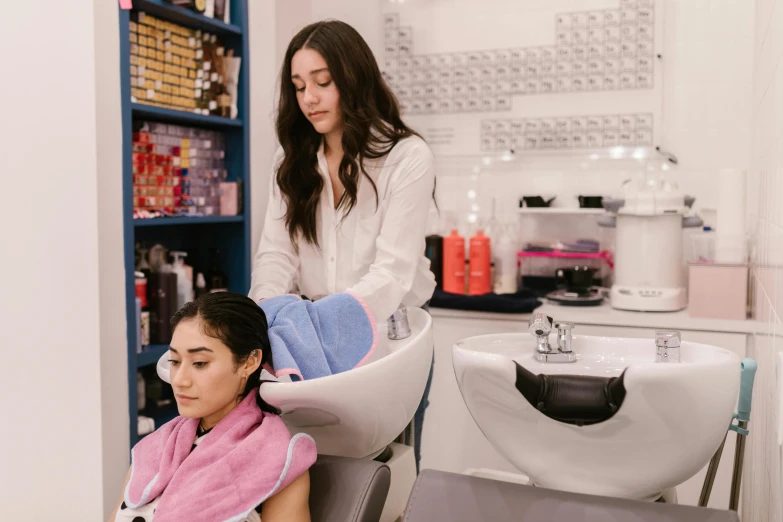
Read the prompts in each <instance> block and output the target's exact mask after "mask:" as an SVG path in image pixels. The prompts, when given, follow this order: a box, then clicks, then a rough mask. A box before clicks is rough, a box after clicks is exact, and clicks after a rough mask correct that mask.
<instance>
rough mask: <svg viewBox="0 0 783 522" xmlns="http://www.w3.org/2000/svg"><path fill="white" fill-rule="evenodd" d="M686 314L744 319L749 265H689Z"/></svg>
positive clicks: (746, 308) (746, 304)
mask: <svg viewBox="0 0 783 522" xmlns="http://www.w3.org/2000/svg"><path fill="white" fill-rule="evenodd" d="M688 314H689V315H690V316H691V317H702V318H708V319H736V320H740V321H743V320H745V319H747V315H748V265H718V264H695V263H694V264H690V265H688Z"/></svg>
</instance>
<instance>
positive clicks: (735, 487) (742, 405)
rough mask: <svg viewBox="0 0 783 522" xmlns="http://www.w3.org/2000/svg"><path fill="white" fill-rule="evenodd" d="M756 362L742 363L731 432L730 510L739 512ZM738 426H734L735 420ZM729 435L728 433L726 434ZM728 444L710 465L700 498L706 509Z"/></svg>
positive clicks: (724, 438)
mask: <svg viewBox="0 0 783 522" xmlns="http://www.w3.org/2000/svg"><path fill="white" fill-rule="evenodd" d="M756 369H757V365H756V361H754V360H753V359H744V360H743V361H742V363H741V370H740V371H741V373H740V393H739V401H738V406H737V412H736V413H734V415H732V418H731V423H730V424H729V431H735V432H737V446H736V448H735V450H734V472H733V474H732V477H731V494H730V496H729V509H730V510H732V511H737V509H738V508H739V498H740V486H741V485H742V465H743V462H744V458H745V439H746V437H747V436H748V433H749V431H748V429H747V428H748V421H750V409H751V404H752V402H753V380H754V378H755V376H756ZM735 419H736V420H737V424H734V420H735ZM726 435H728V432H726ZM725 444H726V437H725V436H724V437H723V441H722V442H721V443H720V447H719V448H718V451H716V452H715V455H713V456H712V459H710V465H709V467H708V468H707V476H706V477H704V486H702V489H701V495H700V496H699V506H701V507H706V506H707V503H708V502H709V500H710V493H712V486H713V484H714V483H715V475H716V474H717V473H718V466H719V465H720V458H721V455H722V454H723V446H724V445H725Z"/></svg>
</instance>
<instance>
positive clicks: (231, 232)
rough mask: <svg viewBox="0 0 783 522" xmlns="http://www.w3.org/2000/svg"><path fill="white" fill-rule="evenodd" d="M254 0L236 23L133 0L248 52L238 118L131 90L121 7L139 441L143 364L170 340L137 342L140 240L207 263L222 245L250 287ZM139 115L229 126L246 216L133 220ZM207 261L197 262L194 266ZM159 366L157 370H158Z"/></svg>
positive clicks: (234, 285)
mask: <svg viewBox="0 0 783 522" xmlns="http://www.w3.org/2000/svg"><path fill="white" fill-rule="evenodd" d="M247 1H248V0H232V2H231V21H232V23H231V24H226V23H223V22H221V21H217V20H213V19H210V18H207V17H205V16H202V15H200V14H198V13H195V12H192V11H190V10H188V9H184V8H181V7H177V6H173V5H171V4H169V3H168V2H166V1H165V0H133V9H134V10H137V11H144V12H146V13H148V14H150V15H153V16H155V17H157V18H160V19H162V20H167V21H170V22H174V23H177V24H180V25H183V26H186V27H190V28H193V29H201V30H203V31H207V32H210V33H214V34H216V35H218V37H219V38H220V39H221V40H222V41H223V43H224V44H225V46H226V48H227V49H233V50H234V56H239V57H242V66H241V71H240V76H239V99H238V100H237V107H238V109H239V115H238V117H237V118H236V119H229V118H221V117H216V116H203V115H200V114H194V113H190V112H186V111H178V110H172V109H164V108H159V107H154V106H148V105H143V104H139V103H132V101H131V92H130V88H131V85H130V32H129V22H130V12H129V11H125V10H120V78H121V96H122V122H123V133H122V134H123V137H122V140H123V142H122V146H123V163H122V176H123V184H122V187H123V214H124V228H123V233H124V239H125V241H124V248H125V294H126V303H125V306H126V310H127V323H128V336H127V342H128V344H127V346H126V350H127V353H128V386H129V393H128V399H129V400H128V411H129V413H130V426H129V430H130V441H131V447H132V446H133V445H135V444H136V442H138V440H139V435H138V429H137V419H138V415H139V410H138V402H137V384H136V382H137V379H136V375H137V372H138V371H139V370H144V371H149V370H153V368H154V365H155V363H156V362H157V361H158V359H159V358H160V356H161V355H162V354H163V353H165V352H166V351H167V350H168V345H151V346H148V347H146V348H145V350H144V351H143V352H142V353H140V354H137V353H136V343H137V339H138V335H139V327H138V324H137V322H136V302H135V283H134V271H135V270H134V269H135V245H136V243H137V242H138V241H144V242H146V243H148V244H153V243H155V242H160V243H162V244H164V245H165V246H166V247H167V248H171V249H177V250H185V251H188V252H190V253H192V254H193V255H192V256H188V263H189V264H191V262H193V263H194V264H200V268H202V271H203V269H205V268H206V267H205V266H204V265H205V264H206V249H208V248H211V247H216V248H219V249H220V252H221V260H222V262H223V266H222V269H223V271H224V272H225V273H226V276H227V279H228V286H229V290H230V291H233V292H240V293H246V292H247V290H248V288H249V287H250V270H251V264H250V263H251V260H250V252H251V247H250V223H251V221H250V171H249V169H250V152H249V143H250V142H249V131H248V127H247V123H246V122H248V121H250V118H249V116H250V112H249V110H250V103H249V93H250V91H249V78H250V75H249V70H248V67H249V60H248V57H249V52H248V31H247V22H248V16H247ZM134 121H156V122H163V123H172V124H179V125H187V126H194V127H202V128H207V129H213V130H220V131H222V132H224V134H225V137H226V169H227V170H228V179H229V180H233V181H241V182H242V194H243V200H242V207H243V208H242V210H243V213H242V215H239V216H207V217H169V218H156V219H136V220H134V219H133V165H132V156H131V152H132V133H133V122H134ZM196 268H199V266H194V271H195V269H196ZM153 371H154V370H153ZM175 415H176V409H171V408H168V409H167V410H165V411H159V412H157V413H156V414H154V415H153V418H155V420H156V427H158V426H160V424H161V423H163V422H165V421H167V420H170V419H171V418H173V417H174V416H175Z"/></svg>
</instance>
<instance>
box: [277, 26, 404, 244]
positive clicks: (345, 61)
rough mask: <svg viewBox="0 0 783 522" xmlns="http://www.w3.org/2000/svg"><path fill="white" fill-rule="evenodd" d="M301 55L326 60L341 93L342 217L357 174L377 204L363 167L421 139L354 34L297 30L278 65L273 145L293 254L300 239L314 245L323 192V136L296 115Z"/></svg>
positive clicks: (351, 201)
mask: <svg viewBox="0 0 783 522" xmlns="http://www.w3.org/2000/svg"><path fill="white" fill-rule="evenodd" d="M305 48H309V49H313V50H315V51H318V52H319V53H320V54H321V56H323V58H324V60H326V65H327V66H328V67H329V72H330V73H331V76H332V80H333V81H334V83H335V85H336V86H337V90H338V92H339V93H340V109H341V111H342V116H343V138H342V145H343V153H344V155H343V159H342V161H341V162H340V167H339V171H338V175H339V178H340V181H341V182H342V184H343V186H344V187H345V192H344V193H343V195H342V198H341V199H340V202H339V205H338V206H343V205H344V206H345V207H346V212H345V214H348V212H350V211H351V209H353V207H354V205H356V194H357V190H358V185H359V177H360V176H361V174H364V175H365V176H367V179H368V180H369V181H370V183H371V184H372V187H373V190H374V191H375V201H376V205H377V203H378V189H377V187H376V186H375V182H373V180H372V179H371V178H370V176H369V175H368V174H367V172H366V171H365V170H364V160H366V159H377V158H381V157H383V156H385V155H386V154H388V153H389V151H391V150H392V148H394V146H395V145H396V144H397V142H399V141H400V140H401V139H403V138H407V137H409V136H419V134H418V133H416V132H415V131H413V130H412V129H410V128H409V127H408V126H406V125H405V123H403V121H402V119H401V118H400V108H399V104H398V102H397V98H396V97H395V96H394V93H392V91H391V89H389V86H388V85H387V84H386V81H385V80H384V79H383V76H381V71H380V69H379V68H378V63H377V62H376V61H375V57H374V56H373V54H372V51H371V50H370V47H369V46H368V45H367V42H365V41H364V39H363V38H362V37H361V35H360V34H359V33H358V32H357V31H356V29H354V28H353V27H351V26H350V25H348V24H346V23H345V22H340V21H337V20H327V21H323V22H316V23H314V24H311V25H308V26H307V27H305V28H304V29H302V30H301V31H299V32H298V33H297V34H296V36H294V38H293V40H291V43H290V44H289V45H288V49H287V50H286V53H285V58H284V59H283V68H282V71H281V73H280V103H279V105H278V111H277V138H278V140H279V141H280V145H281V146H282V147H283V152H284V153H285V154H284V156H283V160H282V163H281V164H280V165H279V167H277V185H278V186H279V187H280V191H281V193H282V196H283V199H284V201H285V202H286V205H287V210H286V215H285V224H286V227H287V228H288V235H289V236H290V238H291V243H292V244H293V245H294V247H295V248H296V247H297V241H296V239H297V237H298V236H299V235H301V236H302V238H304V239H305V241H307V242H308V243H310V244H313V245H316V246H318V234H317V231H316V226H315V223H316V212H317V210H318V201H319V198H320V195H321V190H323V187H324V181H323V178H322V177H321V176H320V175H319V174H318V170H317V168H318V159H317V153H318V148H319V147H320V145H321V134H319V133H318V131H316V130H315V128H314V127H313V125H312V124H311V123H310V122H309V121H308V120H307V118H306V117H305V115H304V114H303V113H302V111H301V109H300V108H299V103H298V101H297V99H296V89H295V87H294V85H293V84H292V83H291V60H292V59H293V57H294V54H296V52H297V51H299V50H300V49H305Z"/></svg>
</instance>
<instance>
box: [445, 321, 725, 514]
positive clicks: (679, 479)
mask: <svg viewBox="0 0 783 522" xmlns="http://www.w3.org/2000/svg"><path fill="white" fill-rule="evenodd" d="M551 341H552V343H555V339H554V335H553V336H552V339H551ZM534 345H535V340H534V338H533V337H532V336H530V335H527V334H498V335H483V336H478V337H471V338H468V339H464V340H462V341H459V342H458V343H457V344H455V345H454V347H453V350H452V352H453V362H454V371H455V374H456V378H457V383H458V384H459V388H460V391H461V393H462V397H463V399H464V401H465V404H466V405H467V407H468V409H469V410H470V413H471V415H472V416H473V419H474V420H475V421H476V424H478V427H479V428H480V429H481V431H482V432H483V433H484V435H485V436H486V437H487V439H488V440H489V441H490V443H491V444H492V445H493V446H494V447H495V449H496V450H497V451H498V452H499V453H500V454H502V455H503V456H504V457H505V458H506V459H508V460H509V462H511V463H512V464H513V465H514V466H515V467H516V468H517V469H519V470H520V471H521V472H523V473H525V474H526V475H528V476H529V477H530V479H531V481H532V482H533V483H534V484H536V485H538V486H542V487H546V488H551V489H558V490H563V491H571V492H576V493H587V494H594V495H603V496H612V497H622V498H631V499H639V500H652V499H655V498H657V497H659V496H660V494H661V493H662V492H663V491H664V490H666V489H668V488H671V487H675V486H677V485H679V484H681V483H683V482H684V481H686V480H687V479H688V478H690V477H691V476H693V475H694V474H696V473H697V472H698V471H699V470H700V469H702V468H703V467H704V465H705V464H706V463H707V462H708V461H709V459H710V458H711V457H712V455H713V454H714V453H715V451H716V450H717V448H718V446H719V445H720V443H721V440H722V439H723V437H724V435H725V434H726V431H727V429H728V427H729V423H730V422H731V418H732V414H733V412H734V408H735V405H736V401H737V395H738V393H739V381H740V360H739V358H738V357H737V356H736V355H735V354H734V353H732V352H730V351H729V350H725V349H722V348H717V347H715V346H709V345H704V344H696V343H690V342H682V345H681V349H680V351H681V362H680V363H656V362H655V354H656V348H655V342H654V339H652V338H651V339H624V338H612V337H589V336H574V338H573V344H572V346H573V350H574V351H575V352H576V353H577V361H576V362H574V363H542V362H539V361H537V360H536V359H535V358H534V356H533V350H534ZM514 362H517V363H518V364H519V365H520V366H522V367H523V368H525V369H527V370H528V371H530V372H532V373H533V374H536V375H542V374H545V375H583V376H595V377H618V376H620V374H622V372H623V370H626V369H627V370H626V372H625V376H624V388H625V391H626V394H625V397H624V399H623V401H622V404H621V405H620V407H619V409H618V410H617V411H616V413H614V415H613V416H611V417H610V418H608V419H606V420H604V421H602V422H598V423H596V424H591V425H584V426H577V425H575V424H571V423H567V422H561V421H558V420H554V419H552V418H550V417H548V416H547V415H545V414H544V413H542V412H541V411H539V410H538V409H537V408H536V407H534V406H532V405H531V403H530V402H528V400H527V399H526V398H525V397H524V396H523V395H522V393H520V391H518V389H517V387H516V385H515V383H516V380H517V370H516V365H515V364H514Z"/></svg>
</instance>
